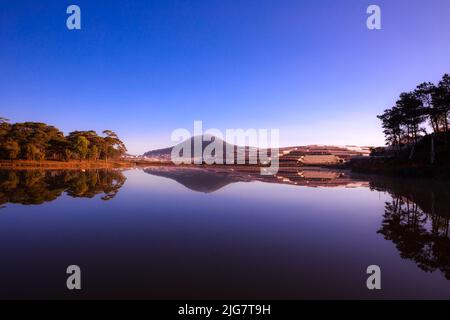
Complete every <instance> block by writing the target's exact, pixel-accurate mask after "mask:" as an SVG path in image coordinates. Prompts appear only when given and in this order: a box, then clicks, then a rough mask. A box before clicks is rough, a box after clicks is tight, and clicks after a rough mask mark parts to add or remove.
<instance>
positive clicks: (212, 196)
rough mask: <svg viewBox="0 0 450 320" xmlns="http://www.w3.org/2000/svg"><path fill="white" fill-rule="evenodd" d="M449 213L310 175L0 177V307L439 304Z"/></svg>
mask: <svg viewBox="0 0 450 320" xmlns="http://www.w3.org/2000/svg"><path fill="white" fill-rule="evenodd" d="M286 170H287V169H286ZM449 202H450V188H449V187H448V183H444V182H430V181H423V180H404V179H403V180H402V179H394V178H383V177H369V176H357V175H352V174H350V173H348V172H341V171H332V170H325V169H320V168H305V169H298V168H296V169H292V170H291V169H290V170H287V171H286V172H282V173H279V174H278V175H277V176H270V177H266V176H261V175H259V174H257V173H255V172H251V171H248V172H247V171H239V170H231V169H208V170H204V169H198V168H184V169H183V168H174V167H171V168H164V167H149V168H145V169H130V170H109V171H108V170H87V171H77V170H67V171H62V170H59V171H37V170H25V171H8V170H1V171H0V207H1V208H0V254H1V257H2V260H1V266H0V297H1V298H32V299H34V298H39V299H46V298H50V299H53V298H62V299H77V298H125V299H128V298H143V299H332V298H333V299H334V298H342V299H355V298H362V299H379V298H383V299H391V298H398V299H400V298H401V299H409V298H450V235H449V218H450V206H449ZM69 265H78V266H80V268H81V274H82V277H81V279H82V290H81V291H76V290H74V291H70V290H68V289H67V288H66V279H67V277H68V275H67V274H66V268H67V267H68V266H69ZM370 265H378V266H379V267H380V268H381V286H382V288H381V290H368V289H367V286H366V280H367V278H368V276H369V275H368V274H367V273H366V269H367V267H368V266H370Z"/></svg>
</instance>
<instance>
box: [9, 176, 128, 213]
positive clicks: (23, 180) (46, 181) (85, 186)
mask: <svg viewBox="0 0 450 320" xmlns="http://www.w3.org/2000/svg"><path fill="white" fill-rule="evenodd" d="M125 180H126V178H125V176H124V175H123V174H122V172H121V171H118V170H106V169H100V170H85V171H79V170H55V171H48V170H45V171H42V170H22V171H12V170H0V206H2V205H4V204H6V203H20V204H25V205H31V204H41V203H44V202H49V201H53V200H55V199H57V198H58V197H59V196H61V195H62V194H63V193H64V192H65V193H66V194H67V195H69V196H71V197H74V198H79V197H82V198H92V197H94V196H96V195H98V194H102V193H103V196H102V197H101V199H102V200H110V199H112V198H114V197H115V196H116V194H117V193H118V192H119V189H120V188H121V187H122V186H123V184H124V183H125Z"/></svg>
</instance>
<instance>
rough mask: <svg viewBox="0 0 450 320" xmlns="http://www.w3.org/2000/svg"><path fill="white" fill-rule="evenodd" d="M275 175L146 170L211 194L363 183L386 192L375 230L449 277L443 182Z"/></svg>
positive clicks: (322, 173) (320, 173)
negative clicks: (255, 184)
mask: <svg viewBox="0 0 450 320" xmlns="http://www.w3.org/2000/svg"><path fill="white" fill-rule="evenodd" d="M281 169H282V170H281V171H280V172H279V173H278V174H277V175H275V176H262V175H260V174H259V171H249V170H248V169H247V171H245V170H236V169H233V170H230V169H228V170H223V169H217V168H216V169H208V170H206V169H200V168H168V167H151V168H147V169H145V170H144V171H145V172H146V173H149V174H152V175H156V176H161V177H166V178H170V179H173V180H175V181H177V182H178V183H180V184H182V185H183V186H185V187H187V188H189V189H191V190H193V191H197V192H204V193H211V192H215V191H217V190H219V189H221V188H223V187H225V186H227V185H228V184H231V183H236V182H251V181H263V182H268V183H278V184H289V185H298V186H307V187H345V188H349V187H367V188H370V189H372V190H376V191H379V192H387V193H389V195H390V199H391V200H390V201H387V202H386V203H385V207H384V213H383V220H382V225H381V227H380V229H379V230H378V231H377V232H378V233H379V234H381V235H383V236H384V238H385V239H386V240H389V241H392V242H393V243H394V244H395V245H396V247H397V249H398V251H399V253H400V256H401V257H402V258H404V259H410V260H412V261H414V262H415V263H416V264H417V266H418V267H419V268H421V269H422V270H424V271H426V272H433V271H436V270H440V271H441V272H442V273H443V274H444V275H445V277H446V278H447V279H449V280H450V238H449V227H450V223H449V218H450V189H449V188H448V186H447V185H446V184H445V182H442V183H440V182H437V181H426V180H406V179H394V178H389V177H381V176H360V175H352V174H351V173H348V172H342V171H335V170H329V169H323V168H322V169H321V168H301V169H298V168H295V169H293V168H291V169H289V168H281Z"/></svg>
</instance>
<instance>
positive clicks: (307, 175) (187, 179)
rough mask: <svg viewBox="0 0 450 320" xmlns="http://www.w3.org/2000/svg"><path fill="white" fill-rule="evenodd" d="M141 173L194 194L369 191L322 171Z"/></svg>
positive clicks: (171, 169) (362, 183) (152, 169)
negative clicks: (237, 187) (259, 187)
mask: <svg viewBox="0 0 450 320" xmlns="http://www.w3.org/2000/svg"><path fill="white" fill-rule="evenodd" d="M144 172H146V173H148V174H151V175H155V176H159V177H165V178H169V179H172V180H175V181H177V182H178V183H180V184H181V185H183V186H185V187H186V188H188V189H191V190H192V191H196V192H203V193H211V192H215V191H218V190H219V189H221V188H223V187H225V186H227V185H229V184H232V183H236V182H252V181H260V182H266V183H277V184H289V185H298V186H308V187H368V186H369V183H368V182H367V181H364V180H357V179H354V178H352V177H350V176H349V175H348V174H347V173H344V172H343V171H337V170H335V171H334V170H329V169H324V168H302V169H298V168H281V170H280V171H279V172H278V173H277V174H276V175H261V174H260V170H259V168H253V169H252V168H250V167H247V168H245V167H235V168H220V167H216V168H208V169H205V168H198V167H185V168H175V167H148V168H146V169H144Z"/></svg>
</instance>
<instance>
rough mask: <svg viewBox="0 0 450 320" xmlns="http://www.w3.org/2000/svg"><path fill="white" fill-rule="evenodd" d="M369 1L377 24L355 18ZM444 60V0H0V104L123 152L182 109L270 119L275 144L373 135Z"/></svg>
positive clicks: (166, 141)
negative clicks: (75, 25) (117, 141)
mask: <svg viewBox="0 0 450 320" xmlns="http://www.w3.org/2000/svg"><path fill="white" fill-rule="evenodd" d="M70 4H77V5H79V6H80V8H81V12H82V29H81V30H79V31H69V30H68V29H67V28H66V18H67V16H68V15H67V14H66V8H67V6H68V5H70ZM370 4H377V5H379V6H380V7H381V10H382V30H379V31H371V30H368V29H367V28H366V19H367V14H366V8H367V7H368V5H370ZM445 72H447V73H448V72H450V1H448V0H427V1H425V0H423V1H422V0H395V1H393V0H391V1H377V0H375V1H363V0H361V1H360V0H346V1H342V0H341V1H336V0H334V1H331V0H330V1H328V0H319V1H318V0H314V1H312V0H311V1H300V0H298V1H284V0H281V1H275V0H272V1H268V0H205V1H200V0H197V1H188V0H184V1H181V0H180V1H172V0H164V1H161V0H157V1H113V0H107V1H106V0H104V1H92V0H72V1H62V0H59V1H44V0H29V1H20V0H15V1H5V0H3V1H1V4H0V116H4V117H7V118H9V119H11V121H13V122H19V121H27V120H29V121H42V122H46V123H49V124H52V125H55V126H57V127H58V128H60V129H62V130H63V131H64V132H65V133H68V132H70V131H72V130H77V129H79V130H88V129H94V130H97V131H98V132H101V131H102V130H103V129H111V130H114V131H116V132H117V133H118V134H119V136H120V137H121V138H122V139H123V140H124V141H125V143H126V144H127V146H128V149H129V151H130V153H134V154H140V153H143V152H145V151H147V150H150V149H154V148H158V147H164V146H167V145H171V144H172V143H171V142H170V134H171V132H172V131H173V130H174V129H176V128H180V127H181V128H187V129H189V130H193V121H194V120H202V121H203V123H204V127H205V128H218V129H221V130H225V129H226V128H243V129H247V128H268V129H270V128H279V129H280V137H281V145H283V146H285V145H301V144H313V143H319V144H340V145H342V144H357V145H382V144H383V142H384V138H383V135H382V133H381V128H380V124H379V121H378V119H376V115H377V114H379V113H381V112H382V111H383V110H384V109H385V108H387V107H391V106H392V105H393V103H394V102H395V100H396V98H397V97H398V95H399V93H400V92H402V91H406V90H411V89H413V88H414V87H415V86H416V85H417V84H419V83H420V82H423V81H433V82H435V81H437V80H439V78H440V77H441V76H442V75H443V74H444V73H445Z"/></svg>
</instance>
